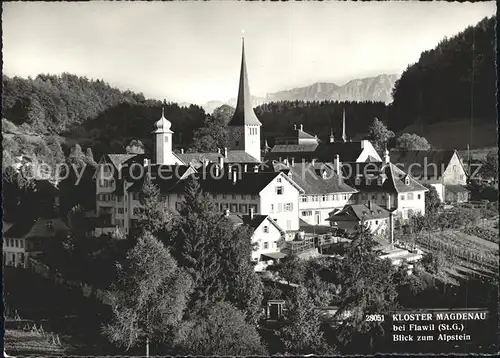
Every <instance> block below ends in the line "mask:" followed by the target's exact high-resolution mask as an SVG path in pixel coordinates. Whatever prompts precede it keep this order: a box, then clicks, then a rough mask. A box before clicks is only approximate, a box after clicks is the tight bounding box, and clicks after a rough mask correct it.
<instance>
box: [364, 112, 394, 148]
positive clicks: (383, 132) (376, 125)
mask: <svg viewBox="0 0 500 358" xmlns="http://www.w3.org/2000/svg"><path fill="white" fill-rule="evenodd" d="M368 133H369V138H370V140H371V141H372V142H373V146H374V147H375V149H376V150H377V151H378V152H382V151H383V150H384V147H385V145H386V144H387V142H388V141H389V140H390V139H391V138H393V137H394V132H393V131H391V130H389V129H387V126H386V125H385V124H384V123H382V122H381V121H380V120H379V119H378V118H375V119H374V120H373V123H372V125H371V126H370V128H369V131H368Z"/></svg>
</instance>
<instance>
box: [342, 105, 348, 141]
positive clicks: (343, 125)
mask: <svg viewBox="0 0 500 358" xmlns="http://www.w3.org/2000/svg"><path fill="white" fill-rule="evenodd" d="M342 141H344V142H347V137H346V134H345V108H344V110H343V111H342Z"/></svg>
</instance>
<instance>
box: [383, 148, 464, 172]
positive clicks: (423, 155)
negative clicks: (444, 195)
mask: <svg viewBox="0 0 500 358" xmlns="http://www.w3.org/2000/svg"><path fill="white" fill-rule="evenodd" d="M453 154H455V151H454V150H391V152H390V158H391V163H393V164H395V165H397V166H398V167H399V168H401V169H403V170H404V171H406V172H408V171H410V172H411V173H409V174H411V176H412V177H414V178H417V179H440V178H441V176H442V175H443V173H444V171H445V170H446V168H447V167H448V165H449V164H450V160H451V158H452V157H453ZM424 177H425V178H424Z"/></svg>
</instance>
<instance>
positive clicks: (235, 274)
mask: <svg viewBox="0 0 500 358" xmlns="http://www.w3.org/2000/svg"><path fill="white" fill-rule="evenodd" d="M179 214H180V216H179V219H178V220H177V221H176V222H175V224H174V225H173V227H172V229H171V231H170V233H169V235H167V236H168V237H169V238H170V245H171V246H172V248H173V251H172V252H173V254H174V256H175V257H176V258H177V260H178V262H179V264H180V265H182V266H183V267H185V268H186V270H187V271H188V272H189V273H190V274H191V275H192V278H193V281H194V287H195V288H194V293H193V296H192V300H191V306H190V307H193V308H194V311H195V312H196V311H199V310H201V309H203V307H207V306H209V305H211V304H212V303H214V302H217V301H220V300H226V301H228V302H231V303H232V304H234V305H235V306H236V307H237V308H239V309H241V310H242V311H243V312H244V313H245V314H246V317H247V320H248V321H249V322H252V323H255V322H256V321H257V319H258V318H259V316H260V311H261V308H260V305H261V302H262V294H263V293H262V292H263V287H262V283H261V281H260V278H259V277H258V276H257V274H256V273H255V272H254V270H253V266H252V265H251V261H250V260H251V253H252V246H251V232H250V231H249V230H248V228H246V227H238V228H234V225H233V224H232V223H231V221H230V220H228V219H227V218H226V217H225V216H223V215H221V214H220V213H219V212H216V211H215V210H214V206H213V203H212V200H211V198H210V197H209V196H208V195H206V194H205V193H203V191H202V190H201V188H200V185H199V183H198V181H197V180H196V179H194V178H193V177H190V178H188V179H187V183H186V186H185V191H184V201H183V202H182V205H181V208H180V210H179Z"/></svg>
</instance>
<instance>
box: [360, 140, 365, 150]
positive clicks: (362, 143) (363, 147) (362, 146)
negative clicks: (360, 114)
mask: <svg viewBox="0 0 500 358" xmlns="http://www.w3.org/2000/svg"><path fill="white" fill-rule="evenodd" d="M365 142H366V139H363V140H362V141H361V149H365Z"/></svg>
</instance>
